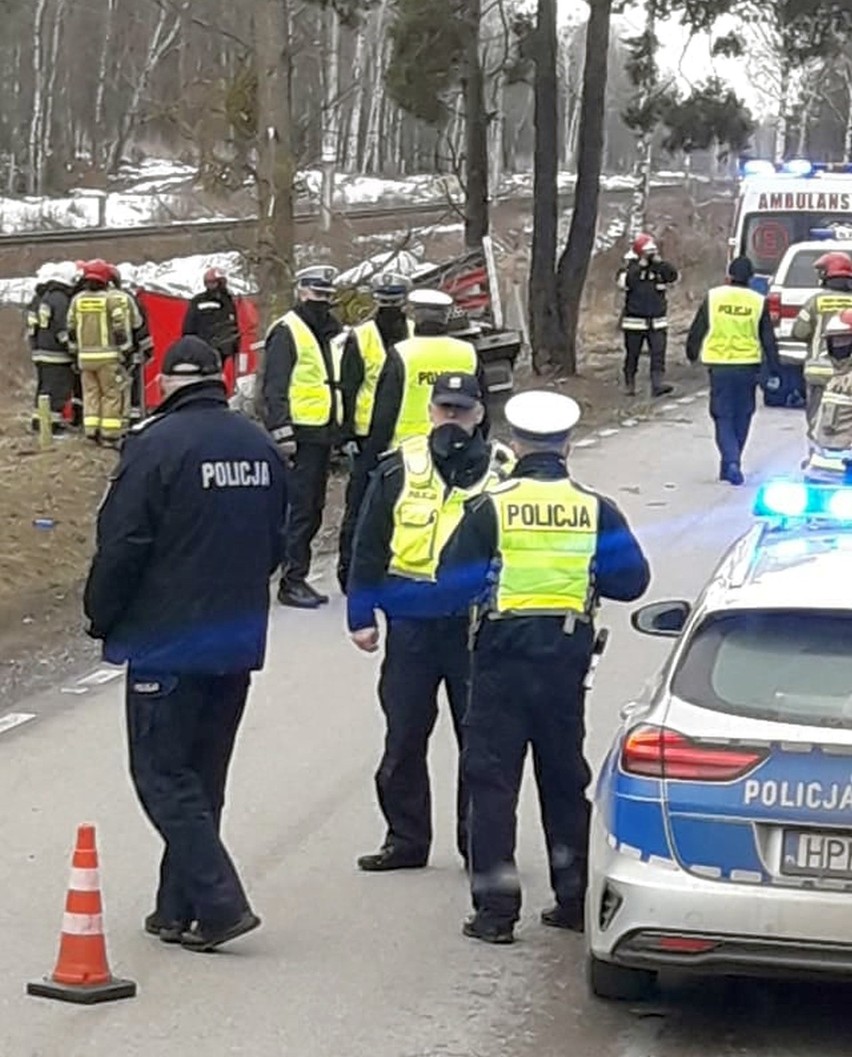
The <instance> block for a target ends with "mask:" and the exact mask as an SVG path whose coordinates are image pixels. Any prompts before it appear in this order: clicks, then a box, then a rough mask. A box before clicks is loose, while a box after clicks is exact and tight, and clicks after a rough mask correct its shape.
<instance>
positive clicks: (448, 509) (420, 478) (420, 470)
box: [388, 437, 500, 581]
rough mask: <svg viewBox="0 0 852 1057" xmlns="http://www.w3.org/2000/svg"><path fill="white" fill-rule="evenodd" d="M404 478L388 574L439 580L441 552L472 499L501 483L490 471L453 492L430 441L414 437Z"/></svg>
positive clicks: (404, 448)
mask: <svg viewBox="0 0 852 1057" xmlns="http://www.w3.org/2000/svg"><path fill="white" fill-rule="evenodd" d="M400 454H401V455H402V464H403V468H404V474H405V476H404V480H403V483H402V491H401V492H400V495H399V498H398V499H397V501H396V504H395V506H394V510H393V526H394V527H393V535H392V537H391V543H390V555H391V556H390V564H389V566H388V571H389V572H391V573H393V575H394V576H404V577H405V578H406V579H409V580H429V581H434V579H435V574H436V573H437V571H438V563H439V562H440V559H441V552H442V551H443V549H444V547H445V546H446V545H447V541H448V540H449V538H450V536H451V535H452V534H453V532H454V531H455V530H456V528H457V527H458V525H459V524H460V522H461V519H462V516H463V514H464V505H465V503H466V502H467V501H468V499H471V498H473V497H474V496H477V495H480V494H481V493H482V492H483V491H484V490H485V489H486V488H488V487H490V486H492V485H496V484H497V483H498V481H499V480H500V478H499V477H498V476H497V474H496V473H494V472H493V471H492V470H491V469H490V468H489V470H488V472H487V473H486V474H485V475H484V476H483V477H482V478H481V480H479V481H478V482H476V484H474V485H472V486H471V487H470V488H451V489H450V491H449V493H447V489H446V485H445V483H444V481H443V478H442V477H441V476H440V474H439V473H438V471H437V470H436V469H435V464H434V461H433V459H432V452H431V450H430V448H429V438H428V437H410V438H409V439H408V440H406V441H404V442H403V443H402V445H401V446H400Z"/></svg>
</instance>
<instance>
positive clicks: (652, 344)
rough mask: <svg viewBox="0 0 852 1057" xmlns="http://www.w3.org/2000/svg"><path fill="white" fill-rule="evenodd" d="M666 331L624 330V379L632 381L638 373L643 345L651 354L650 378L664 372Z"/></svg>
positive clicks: (667, 338) (666, 344) (666, 342)
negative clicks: (646, 346)
mask: <svg viewBox="0 0 852 1057" xmlns="http://www.w3.org/2000/svg"><path fill="white" fill-rule="evenodd" d="M668 340H669V337H668V331H667V330H625V332H624V377H625V378H627V379H632V378H635V377H636V374H637V373H638V371H639V358H640V357H641V355H642V350H643V349H644V347H645V344H646V343H647V345H648V351H649V352H650V354H651V377H652V378H653V377H654V375H657V376H659V375H661V374H664V373H665V370H666V348H667V346H668Z"/></svg>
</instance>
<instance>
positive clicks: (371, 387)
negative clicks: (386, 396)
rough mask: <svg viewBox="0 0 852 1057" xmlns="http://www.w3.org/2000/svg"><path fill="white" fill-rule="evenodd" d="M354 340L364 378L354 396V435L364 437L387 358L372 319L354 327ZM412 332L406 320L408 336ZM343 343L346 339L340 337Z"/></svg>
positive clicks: (412, 326) (411, 325) (368, 427)
mask: <svg viewBox="0 0 852 1057" xmlns="http://www.w3.org/2000/svg"><path fill="white" fill-rule="evenodd" d="M354 333H355V340H356V341H357V342H358V351H359V352H360V354H361V361H362V363H363V364H364V380H363V382H362V383H361V388H360V389H359V390H358V395H357V396H356V398H355V435H356V436H357V437H366V436H367V435H368V433H369V432H370V423H371V422H372V420H373V406H374V405H375V402H376V389H377V387H378V384H379V376H380V375H381V373H382V367H384V365H385V360H386V359H387V349H386V348H385V343H384V341H382V335H381V333H380V332H379V328H378V326H377V325H376V321H375V320H374V319H368V320H367V321H366V323H361V324H360V325H359V326H357V327H355V330H354ZM413 334H414V324H413V323H412V322H411V321H410V320H409V321H408V336H409V337H412V336H413ZM342 341H343V343H344V344H345V341H346V339H345V338H343V339H342Z"/></svg>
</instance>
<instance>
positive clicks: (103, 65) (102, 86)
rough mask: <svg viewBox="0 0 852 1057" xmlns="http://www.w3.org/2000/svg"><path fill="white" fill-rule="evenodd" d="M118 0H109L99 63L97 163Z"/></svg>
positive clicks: (94, 141) (94, 152) (94, 148)
mask: <svg viewBox="0 0 852 1057" xmlns="http://www.w3.org/2000/svg"><path fill="white" fill-rule="evenodd" d="M117 2H118V0H107V11H106V30H105V32H104V37H103V42H102V44H101V55H100V60H99V64H98V86H97V88H96V89H95V115H94V122H93V129H94V136H93V138H92V159H93V161H94V163H95V165H98V164H100V162H101V161H102V160H103V159H102V157H101V136H102V135H103V125H104V116H105V106H104V99H105V95H106V86H107V71H108V70H109V66H110V58H111V56H112V41H113V34H114V32H115V5H116V3H117Z"/></svg>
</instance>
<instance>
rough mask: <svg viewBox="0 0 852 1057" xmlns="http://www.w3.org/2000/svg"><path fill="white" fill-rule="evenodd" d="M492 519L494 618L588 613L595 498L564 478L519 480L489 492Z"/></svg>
mask: <svg viewBox="0 0 852 1057" xmlns="http://www.w3.org/2000/svg"><path fill="white" fill-rule="evenodd" d="M489 498H490V500H491V502H492V503H493V504H494V509H495V512H496V515H497V538H498V553H499V558H500V571H499V575H498V581H497V585H496V587H495V590H494V595H493V599H492V603H491V615H493V616H498V617H511V616H535V615H555V614H568V613H578V614H587V615H588V614H589V613H590V611H591V607H592V604H593V577H592V564H593V562H594V557H595V552H596V549H597V543H598V521H599V502H598V499H597V496H594V495H589V494H588V493H587V492H584V491H582V490H581V489H579V488H578V487H577V486H576V485H575V484H573V483H572V482H571V481H570V480H568V479H567V478H564V479H561V480H555V481H552V480H551V481H539V480H534V479H533V478H529V477H522V478H517V479H512V480H510V481H507V482H506V483H505V484H501V485H499V486H498V487H496V488H492V489H490V490H489Z"/></svg>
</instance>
